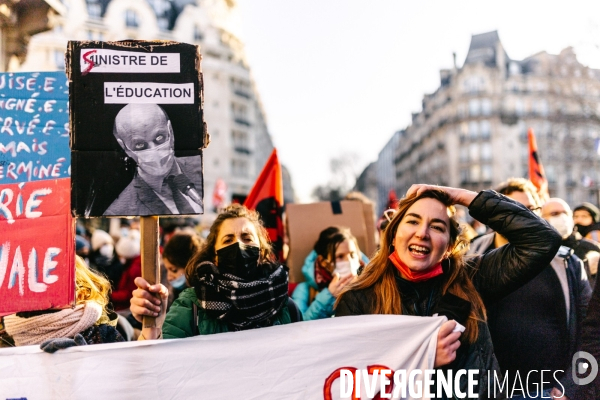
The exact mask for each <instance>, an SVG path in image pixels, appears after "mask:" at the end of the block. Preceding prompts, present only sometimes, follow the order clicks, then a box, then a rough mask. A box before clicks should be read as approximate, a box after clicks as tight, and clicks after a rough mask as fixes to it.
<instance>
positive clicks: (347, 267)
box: [333, 258, 360, 278]
mask: <svg viewBox="0 0 600 400" xmlns="http://www.w3.org/2000/svg"><path fill="white" fill-rule="evenodd" d="M359 268H360V262H359V261H358V258H351V259H350V261H336V263H335V270H334V271H333V272H334V273H336V272H337V273H338V274H340V278H345V277H347V276H348V275H354V276H356V275H357V274H358V269H359Z"/></svg>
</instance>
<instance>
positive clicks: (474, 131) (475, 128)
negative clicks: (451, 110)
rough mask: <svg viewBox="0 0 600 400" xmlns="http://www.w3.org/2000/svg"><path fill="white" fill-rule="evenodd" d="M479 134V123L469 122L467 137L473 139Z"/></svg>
mask: <svg viewBox="0 0 600 400" xmlns="http://www.w3.org/2000/svg"><path fill="white" fill-rule="evenodd" d="M477 136H479V124H478V123H477V121H471V122H469V137H470V138H471V139H475V138H477Z"/></svg>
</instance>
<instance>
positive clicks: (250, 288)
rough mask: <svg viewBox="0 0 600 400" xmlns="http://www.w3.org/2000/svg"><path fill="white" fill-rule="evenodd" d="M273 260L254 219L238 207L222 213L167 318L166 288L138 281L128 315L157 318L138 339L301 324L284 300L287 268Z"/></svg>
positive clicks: (188, 269)
mask: <svg viewBox="0 0 600 400" xmlns="http://www.w3.org/2000/svg"><path fill="white" fill-rule="evenodd" d="M275 259H276V258H275V256H274V254H273V252H272V250H271V245H270V243H269V240H268V234H267V232H266V230H265V229H264V227H263V226H262V225H261V223H260V219H259V216H258V214H257V213H256V212H255V211H252V210H248V209H247V208H246V207H244V206H241V205H239V204H233V205H231V206H229V207H227V208H225V210H223V212H221V213H220V214H219V215H218V216H217V219H216V220H215V222H214V223H213V225H212V226H211V228H210V232H209V234H208V238H207V243H206V245H205V246H204V247H203V248H202V250H201V251H200V252H199V253H197V254H196V255H195V256H194V257H193V258H192V259H191V260H190V262H189V263H188V265H187V267H186V278H187V281H188V283H189V285H190V288H188V289H185V290H184V291H183V292H182V293H181V294H180V295H179V298H178V299H177V300H175V302H174V303H173V304H172V305H171V308H170V310H169V312H168V313H166V312H165V309H166V304H167V299H168V291H167V288H166V287H165V286H163V285H160V284H159V285H149V284H148V282H147V281H146V280H144V279H143V278H141V277H138V278H136V280H135V283H136V285H137V287H138V288H137V289H136V290H135V291H134V292H133V297H132V299H131V307H130V310H131V314H132V315H133V316H134V318H136V319H137V320H138V321H141V320H142V316H143V315H147V316H151V317H156V328H146V327H144V328H143V329H142V335H140V339H141V340H144V339H159V338H165V339H174V338H185V337H191V336H196V335H208V334H214V333H221V332H229V331H240V330H247V329H255V328H261V327H267V326H272V325H280V324H287V323H290V322H296V321H299V320H302V315H301V314H300V312H299V310H298V308H297V307H296V305H295V304H294V302H293V300H291V299H289V298H288V296H287V287H288V270H287V267H285V266H283V265H281V264H278V263H276V262H275ZM155 293H156V294H158V295H159V298H156V297H154V295H153V294H155Z"/></svg>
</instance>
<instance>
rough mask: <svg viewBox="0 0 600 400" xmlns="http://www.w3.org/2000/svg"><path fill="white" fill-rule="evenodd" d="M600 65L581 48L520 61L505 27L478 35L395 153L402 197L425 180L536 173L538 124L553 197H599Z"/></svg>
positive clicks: (485, 183) (485, 179) (474, 184)
mask: <svg viewBox="0 0 600 400" xmlns="http://www.w3.org/2000/svg"><path fill="white" fill-rule="evenodd" d="M599 100H600V70H595V69H591V68H589V67H586V66H584V65H582V64H580V63H579V62H578V61H577V58H576V56H575V53H574V51H573V49H572V48H567V49H564V50H563V51H562V52H561V53H560V54H558V55H552V54H548V53H546V52H540V53H537V54H534V55H532V56H530V57H528V58H526V59H524V60H512V59H510V57H509V56H508V54H507V53H506V51H505V50H504V48H503V46H502V43H501V42H500V39H499V36H498V33H497V32H495V31H494V32H488V33H484V34H479V35H473V36H472V39H471V44H470V47H469V51H468V54H467V57H466V60H465V62H464V64H463V66H462V67H461V68H458V67H457V66H456V62H455V66H454V67H453V68H451V69H445V70H441V71H440V86H439V88H438V89H437V90H436V91H435V92H434V93H432V94H427V95H425V96H424V97H423V102H422V110H421V111H420V112H418V113H414V114H413V115H412V124H411V125H410V126H409V127H407V128H406V130H405V132H404V135H403V139H402V140H401V141H399V142H398V146H397V147H396V149H395V158H394V164H395V171H396V179H397V183H396V184H397V186H396V188H397V190H398V193H405V192H406V190H407V189H408V188H409V187H410V185H411V184H413V183H416V182H426V183H433V184H439V185H450V186H460V187H464V188H468V189H472V190H481V189H486V188H490V187H493V186H495V185H497V184H499V183H500V182H502V181H504V180H506V179H507V178H509V177H527V175H528V142H527V130H528V128H533V130H534V133H535V135H536V138H537V144H538V154H539V157H540V159H541V162H542V164H543V166H544V168H545V170H546V175H547V177H548V181H549V190H550V195H551V196H553V197H554V196H556V197H561V198H563V199H565V200H566V201H567V202H568V203H570V204H576V203H579V202H582V201H591V202H593V203H598V191H599V190H598V188H599V187H600V186H599V179H600V174H598V167H599V164H600V162H599V155H598V152H597V151H596V148H597V146H596V143H598V141H600V118H599V116H600V101H599Z"/></svg>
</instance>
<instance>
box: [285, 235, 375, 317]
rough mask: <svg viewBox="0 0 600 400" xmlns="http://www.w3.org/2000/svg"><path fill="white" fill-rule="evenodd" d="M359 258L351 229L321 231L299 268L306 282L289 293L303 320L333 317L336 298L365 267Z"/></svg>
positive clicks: (356, 243) (358, 251)
mask: <svg viewBox="0 0 600 400" xmlns="http://www.w3.org/2000/svg"><path fill="white" fill-rule="evenodd" d="M360 255H361V253H360V250H359V249H358V242H357V240H356V238H355V237H354V236H353V235H352V233H351V232H350V229H348V228H340V227H336V226H330V227H329V228H327V229H324V230H323V231H321V233H320V234H319V239H318V240H317V242H316V243H315V247H314V249H313V251H312V252H311V253H310V254H309V255H308V257H306V260H305V262H304V266H303V267H302V273H303V274H304V278H305V279H306V281H305V282H301V283H299V284H298V286H296V289H295V290H294V293H292V299H293V300H294V301H295V302H296V304H298V307H299V308H300V310H301V311H302V317H303V319H304V320H305V321H308V320H313V319H322V318H329V317H331V316H332V315H333V304H334V303H335V299H336V298H337V296H338V295H339V293H341V291H342V289H343V288H344V286H346V285H347V284H348V283H350V281H351V280H352V278H354V277H355V276H356V274H357V271H358V269H359V268H360V266H361V265H363V264H364V263H363V262H362V260H361V259H360ZM367 261H368V260H367Z"/></svg>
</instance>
